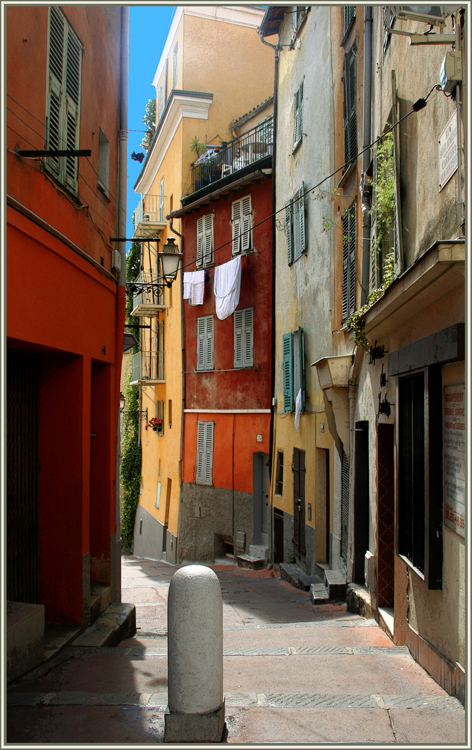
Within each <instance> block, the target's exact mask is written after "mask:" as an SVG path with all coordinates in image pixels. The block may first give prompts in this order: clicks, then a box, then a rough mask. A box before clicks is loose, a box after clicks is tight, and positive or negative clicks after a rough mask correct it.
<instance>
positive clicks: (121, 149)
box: [110, 6, 129, 602]
mask: <svg viewBox="0 0 472 750" xmlns="http://www.w3.org/2000/svg"><path fill="white" fill-rule="evenodd" d="M120 10H121V35H120V56H121V59H120V63H121V65H120V130H119V132H118V201H117V217H116V222H117V231H118V234H117V236H118V237H126V192H127V180H128V177H127V169H128V165H127V162H128V78H129V8H127V7H124V6H122V7H121V9H120ZM117 244H118V246H119V247H118V250H119V253H120V255H121V268H120V271H119V275H118V289H117V296H116V319H115V326H116V328H115V394H114V395H115V398H114V403H115V404H116V407H115V408H116V410H117V420H116V431H117V435H116V440H117V442H116V472H115V523H116V529H115V534H114V536H115V549H114V550H112V549H110V556H111V555H114V557H115V565H114V567H115V575H114V577H112V578H111V600H112V601H113V602H121V529H120V525H121V524H120V453H121V445H120V443H121V434H120V421H121V414H120V411H119V407H118V394H119V392H120V381H121V363H122V360H123V335H124V324H125V316H126V292H125V283H126V243H124V242H119V243H117ZM111 568H112V571H113V565H112V566H111Z"/></svg>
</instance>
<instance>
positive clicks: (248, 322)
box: [244, 308, 254, 367]
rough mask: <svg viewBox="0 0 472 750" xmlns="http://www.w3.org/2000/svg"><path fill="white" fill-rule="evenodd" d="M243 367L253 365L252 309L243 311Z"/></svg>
mask: <svg viewBox="0 0 472 750" xmlns="http://www.w3.org/2000/svg"><path fill="white" fill-rule="evenodd" d="M244 365H245V367H253V365H254V309H253V308H248V309H247V310H244Z"/></svg>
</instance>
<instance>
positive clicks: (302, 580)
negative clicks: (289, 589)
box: [298, 573, 323, 591]
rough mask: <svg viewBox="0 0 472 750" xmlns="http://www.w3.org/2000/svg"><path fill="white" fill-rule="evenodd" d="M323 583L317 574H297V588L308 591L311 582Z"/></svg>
mask: <svg viewBox="0 0 472 750" xmlns="http://www.w3.org/2000/svg"><path fill="white" fill-rule="evenodd" d="M319 583H321V584H323V581H322V580H321V578H320V577H319V576H309V575H307V574H306V573H299V574H298V588H299V589H301V590H302V591H310V587H311V586H312V585H313V584H319Z"/></svg>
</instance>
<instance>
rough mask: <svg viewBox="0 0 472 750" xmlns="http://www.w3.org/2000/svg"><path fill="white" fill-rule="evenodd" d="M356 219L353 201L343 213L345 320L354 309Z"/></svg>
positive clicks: (343, 302)
mask: <svg viewBox="0 0 472 750" xmlns="http://www.w3.org/2000/svg"><path fill="white" fill-rule="evenodd" d="M356 221H357V218H356V203H355V202H354V203H353V204H352V206H351V207H350V208H348V209H347V211H345V212H344V214H343V301H342V308H343V309H342V318H343V320H347V318H349V317H350V316H351V315H352V314H353V312H354V311H355V309H356V281H357V277H356V251H357V229H356Z"/></svg>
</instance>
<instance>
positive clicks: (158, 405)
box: [155, 401, 164, 435]
mask: <svg viewBox="0 0 472 750" xmlns="http://www.w3.org/2000/svg"><path fill="white" fill-rule="evenodd" d="M155 410H156V411H155V416H156V419H157V430H156V432H157V434H158V435H163V434H164V401H156V402H155Z"/></svg>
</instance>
